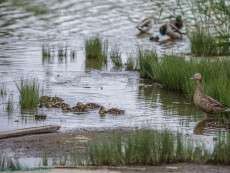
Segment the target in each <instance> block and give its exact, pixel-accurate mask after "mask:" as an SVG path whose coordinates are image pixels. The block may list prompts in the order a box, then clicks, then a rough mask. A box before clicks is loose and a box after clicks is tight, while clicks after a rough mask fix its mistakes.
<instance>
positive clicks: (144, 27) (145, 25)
mask: <svg viewBox="0 0 230 173" xmlns="http://www.w3.org/2000/svg"><path fill="white" fill-rule="evenodd" d="M152 26H153V19H152V17H147V18H145V19H144V20H142V21H141V22H140V23H139V24H138V25H137V27H136V28H137V29H138V30H139V31H140V32H141V33H148V32H149V31H150V30H151V29H152Z"/></svg>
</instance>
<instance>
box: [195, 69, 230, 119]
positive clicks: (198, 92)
mask: <svg viewBox="0 0 230 173" xmlns="http://www.w3.org/2000/svg"><path fill="white" fill-rule="evenodd" d="M191 79H193V80H195V81H196V89H195V93H194V96H193V102H194V104H195V105H196V106H197V107H198V108H199V109H201V110H202V111H204V112H205V113H206V116H207V115H208V114H214V113H220V112H225V110H226V108H225V107H224V105H223V104H222V103H220V102H218V101H216V100H215V99H213V98H211V97H209V96H207V95H205V94H204V89H203V84H202V76H201V74H200V73H196V74H194V76H193V77H192V78H191Z"/></svg>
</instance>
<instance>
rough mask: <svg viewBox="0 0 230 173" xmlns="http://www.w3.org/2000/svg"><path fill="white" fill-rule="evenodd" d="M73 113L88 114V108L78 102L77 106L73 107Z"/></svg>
mask: <svg viewBox="0 0 230 173" xmlns="http://www.w3.org/2000/svg"><path fill="white" fill-rule="evenodd" d="M72 111H73V112H87V111H88V109H87V106H86V105H85V104H83V103H81V102H78V103H77V105H76V106H74V107H72Z"/></svg>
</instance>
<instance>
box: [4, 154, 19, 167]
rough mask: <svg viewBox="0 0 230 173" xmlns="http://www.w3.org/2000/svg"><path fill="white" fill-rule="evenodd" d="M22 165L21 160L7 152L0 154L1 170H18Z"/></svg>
mask: <svg viewBox="0 0 230 173" xmlns="http://www.w3.org/2000/svg"><path fill="white" fill-rule="evenodd" d="M21 169H22V167H21V165H20V164H19V162H18V161H17V160H15V159H13V158H11V157H7V156H6V155H5V154H0V171H18V170H21Z"/></svg>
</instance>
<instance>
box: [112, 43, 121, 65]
mask: <svg viewBox="0 0 230 173" xmlns="http://www.w3.org/2000/svg"><path fill="white" fill-rule="evenodd" d="M110 59H111V60H112V63H113V65H114V66H115V67H116V68H122V66H123V64H122V59H121V51H120V50H119V48H117V47H115V48H113V49H112V50H111V51H110Z"/></svg>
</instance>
